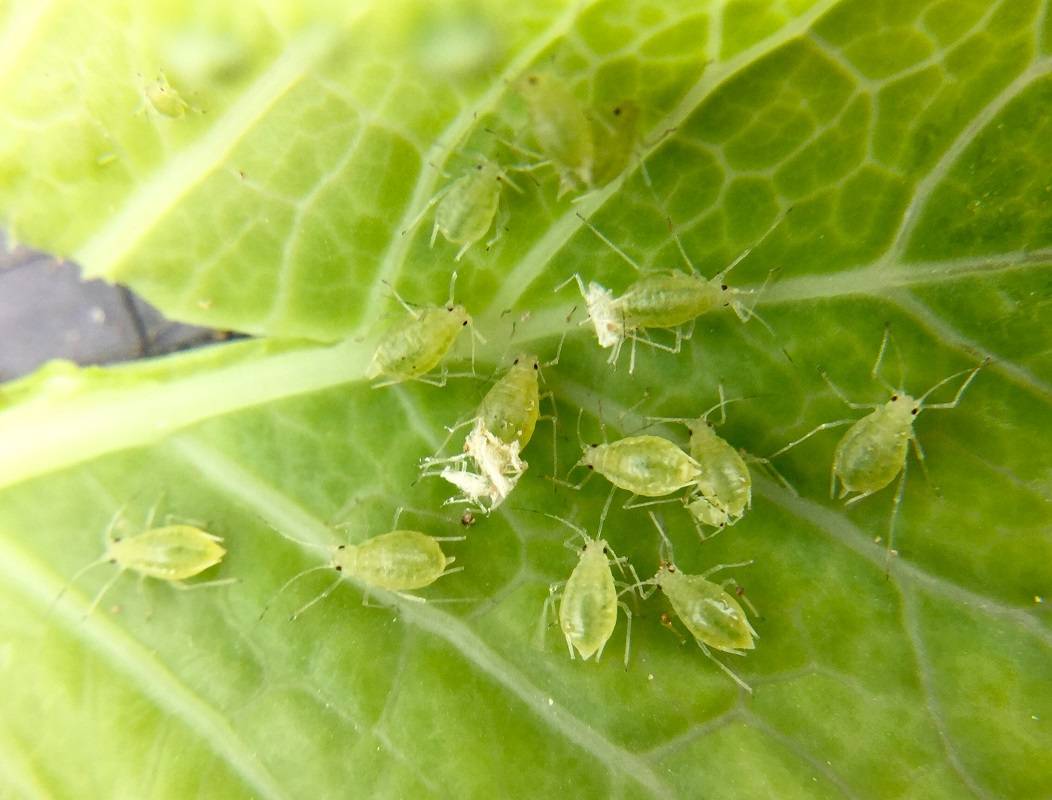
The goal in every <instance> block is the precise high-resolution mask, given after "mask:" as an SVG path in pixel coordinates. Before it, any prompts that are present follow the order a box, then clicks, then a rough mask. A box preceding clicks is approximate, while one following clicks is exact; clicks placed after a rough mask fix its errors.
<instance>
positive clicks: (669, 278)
mask: <svg viewBox="0 0 1052 800" xmlns="http://www.w3.org/2000/svg"><path fill="white" fill-rule="evenodd" d="M577 216H578V218H579V219H580V220H581V221H582V222H583V223H584V224H585V225H586V226H587V227H588V228H589V230H591V231H592V232H593V233H594V234H595V235H596V236H597V237H598V238H599V239H600V240H601V241H602V242H603V243H604V244H606V245H607V246H608V247H610V248H611V249H612V250H613V251H614V252H615V253H617V255H619V256H620V257H621V258H622V259H624V260H625V261H626V262H627V263H628V264H630V265H631V266H632V268H633V269H635V270H636V271H637V272H639V273H640V274H641V275H642V276H643V277H641V278H639V279H638V280H637V281H635V282H634V283H632V284H631V285H629V286H628V288H627V289H625V291H624V292H623V293H622V294H621V295H620V296H618V297H615V296H614V293H613V292H612V291H610V290H609V289H607V288H605V287H604V286H602V285H601V284H599V283H596V282H595V281H591V282H590V283H589V284H588V286H587V287H586V286H585V283H584V279H583V278H582V277H581V276H580V274H579V273H575V274H573V275H571V276H570V277H569V278H567V279H566V280H565V281H563V282H562V283H561V284H559V285H558V286H557V287H556V289H555V290H556V291H559V290H560V289H562V288H563V287H564V286H566V285H567V284H569V283H570V282H571V281H576V282H577V286H578V288H579V289H580V291H581V296H582V297H583V298H584V301H585V306H586V307H587V310H588V320H589V321H591V323H592V325H593V326H594V328H595V335H596V338H597V339H598V341H599V346H600V347H604V348H612V350H611V352H610V357H609V358H608V359H607V361H608V362H609V363H611V364H616V363H617V360H618V358H619V357H620V355H621V347H622V346H623V345H624V343H625V340H626V339H630V340H631V341H632V354H631V358H630V360H629V367H628V371H629V373H631V372H634V371H635V364H636V342H642V343H644V344H647V345H649V346H651V347H655V348H657V349H659V350H666V351H668V352H670V353H678V352H679V351H680V348H681V347H682V344H683V342H684V340H686V339H689V338H690V337H691V336H693V335H694V322H695V320H696V319H697V318H698V317H700V316H701V315H702V314H705V313H708V312H709V311H712V310H714V309H718V308H730V309H732V310H733V311H734V313H735V314H736V315H737V316H738V318H739V319H740V320H741V321H742V322H748V321H749V320H750V319H752V318H753V317H756V319H758V320H759V319H760V318H759V317H758V316H757V315H756V312H755V310H754V309H755V301H754V302H753V303H752V304H751V305H746V304H745V302H744V300H743V299H742V298H744V297H748V296H751V295H752V294H753V292H752V291H750V290H746V289H736V288H734V287H732V286H730V285H728V284H727V282H726V279H727V274H728V273H729V272H730V271H731V270H732V269H734V268H735V267H736V266H738V264H740V263H741V262H742V261H743V260H744V259H745V258H746V257H747V256H748V255H749V254H750V253H751V252H752V251H753V250H754V249H755V248H756V247H758V246H759V245H760V244H761V243H762V242H763V241H764V239H766V238H767V236H769V235H770V233H771V232H772V231H773V230H774V229H775V228H776V227H777V226H778V224H779V222H780V221H781V220H779V221H778V222H775V224H774V225H772V226H771V227H770V228H769V229H768V230H767V232H766V233H764V235H763V236H762V237H761V238H760V239H759V241H757V242H756V244H754V245H753V246H752V247H749V248H748V249H746V250H745V251H744V252H742V253H741V255H739V256H738V257H737V258H736V259H734V261H732V262H731V263H730V264H729V265H728V266H726V267H724V268H723V269H722V270H720V271H719V272H718V273H716V275H714V276H713V277H711V278H705V277H704V276H702V275H701V274H699V273H698V271H697V270H696V269H695V267H694V265H693V263H692V262H691V261H690V259H689V258H688V257H687V253H686V250H684V249H683V245H682V243H680V241H679V237H678V236H675V239H676V243H677V245H678V246H679V250H680V253H681V255H682V256H683V259H684V261H685V262H686V264H687V266H688V267H690V270H691V271H690V272H689V273H686V272H683V271H681V270H677V269H672V270H663V271H652V272H647V271H646V270H644V269H643V267H641V266H640V265H639V264H637V263H636V262H635V261H634V260H633V259H632V258H631V257H629V255H628V254H627V253H625V251H624V250H622V249H621V248H620V247H618V246H617V245H616V244H614V243H613V242H612V241H610V239H608V238H607V237H606V236H605V235H603V233H602V232H600V231H599V229H598V228H596V227H595V226H594V225H592V223H591V222H589V221H588V220H587V219H585V218H584V217H583V216H581V215H580V214H578V215H577ZM769 277H770V276H768V278H769ZM761 291H762V289H761ZM760 322H763V320H760ZM582 324H583V323H582ZM684 326H686V329H684ZM648 329H665V330H672V331H673V333H674V337H675V339H674V341H673V343H672V344H671V345H669V344H662V343H660V342H656V341H654V340H653V339H652V338H650V337H649V336H648V335H647V334H646V331H647V330H648Z"/></svg>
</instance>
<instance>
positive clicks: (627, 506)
mask: <svg viewBox="0 0 1052 800" xmlns="http://www.w3.org/2000/svg"><path fill="white" fill-rule="evenodd" d="M637 497H638V495H632V496H631V497H629V498H628V499H627V500H625V502H624V504H623V505H622V506H621V508H623V509H625V510H626V511H631V510H632V509H634V508H646V507H647V506H663V505H665V504H666V503H679V502H682V501H681V500H680V499H679V498H678V497H663V498H662V499H660V500H647V501H645V502H641V503H637V502H634V501H635V500H636V498H637Z"/></svg>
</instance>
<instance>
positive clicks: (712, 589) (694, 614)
mask: <svg viewBox="0 0 1052 800" xmlns="http://www.w3.org/2000/svg"><path fill="white" fill-rule="evenodd" d="M650 518H651V519H652V520H653V521H654V525H655V526H656V527H657V529H658V533H659V534H660V535H661V539H662V550H663V552H662V559H661V564H660V566H659V568H658V571H657V574H656V575H654V577H653V578H650V579H649V580H646V581H642V582H641V583H639V584H638V586H639V587H640V588H641V587H643V586H647V585H650V586H653V587H654V588H653V589H651V591H650V592H646V591H644V590H642V589H641V592H640V594H641V595H642V596H643V597H644V599H645V598H647V597H649V596H650V595H651V594H653V593H654V592H655V591H657V589H661V591H662V593H663V594H664V595H665V597H667V598H668V601H669V603H670V604H671V605H672V610H673V611H675V613H676V616H677V617H679V620H680V622H682V623H683V625H684V627H685V628H686V629H687V630H688V631H689V632H690V635H691V636H692V637H694V641H695V642H697V644H698V647H700V648H701V650H702V652H703V653H705V655H706V656H708V657H709V658H710V659H711V660H712V662H713V663H714V664H716V665H717V666H718V667H719V668H720V669H722V670H723V671H724V672H725V673H727V674H728V675H729V676H730V677H731V678H732V679H733V680H734V682H735V683H737V684H738V685H739V686H741V687H742V688H743V689H745V690H746V691H747V692H752V688H751V687H750V686H749V685H748V684H747V683H745V681H743V680H742V679H741V678H739V677H738V675H737V674H735V673H734V672H733V671H732V670H731V669H729V668H728V667H727V666H726V665H725V664H723V663H722V662H720V661H718V660H717V659H716V657H715V656H713V655H712V652H711V651H710V650H709V648H710V647H712V648H715V649H716V650H719V651H721V652H724V653H731V654H733V655H736V656H741V655H745V652H744V651H746V650H752V649H753V648H754V647H755V646H756V645H755V641H754V640H755V639H758V638H760V637H759V635H758V634H757V633H756V631H755V630H753V627H752V625H751V624H750V623H749V618H748V617H747V616H746V615H745V611H744V610H743V609H742V607H741V605H740V604H739V603H738V601H737V600H736V599H735V598H734V597H733V596H732V595H731V594H730V593H729V592H728V591H727V590H726V588H725V586H726V585H727V583H733V581H727V582H726V583H725V584H723V585H721V584H718V583H713V582H712V581H710V580H709V576H710V575H713V574H715V573H716V572H719V571H720V570H724V569H729V568H732V567H744V566H748V565H749V564H751V563H752V562H751V561H745V562H742V563H739V564H718V565H716V566H715V567H712V568H711V569H709V570H706V571H705V572H703V573H702V574H701V575H686V574H684V573H683V572H680V570H679V569H678V568H677V567H676V565H675V563H674V562H673V559H672V546H671V544H670V543H669V541H668V537H667V536H666V535H665V532H664V530H662V528H661V525H660V524H659V523H658V521H657V518H656V517H654V515H653V513H651V515H650ZM668 627H669V629H670V630H673V632H674V631H675V629H674V628H673V627H672V626H671V625H668Z"/></svg>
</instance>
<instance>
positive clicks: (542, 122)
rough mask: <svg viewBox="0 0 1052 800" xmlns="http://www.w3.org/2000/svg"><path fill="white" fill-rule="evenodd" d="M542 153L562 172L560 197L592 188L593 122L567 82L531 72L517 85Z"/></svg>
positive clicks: (542, 73)
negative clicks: (577, 190) (576, 190)
mask: <svg viewBox="0 0 1052 800" xmlns="http://www.w3.org/2000/svg"><path fill="white" fill-rule="evenodd" d="M516 87H517V88H518V90H519V93H520V94H521V95H522V97H523V99H525V101H526V107H527V109H528V112H529V117H530V130H531V132H532V133H533V138H534V140H535V141H536V142H537V146H538V147H539V148H540V150H541V154H542V155H543V156H544V157H545V158H546V159H548V160H549V161H550V162H551V163H552V165H553V166H554V167H555V169H556V171H557V172H558V173H559V196H560V197H562V196H563V195H564V194H565V193H566V192H568V191H571V190H573V189H576V188H578V186H583V187H584V188H589V187H591V186H592V171H593V168H594V166H595V140H594V136H593V131H592V121H591V120H590V119H589V117H588V115H587V113H586V112H585V109H584V107H583V106H582V105H581V103H580V102H579V101H578V100H577V98H576V97H575V96H574V95H573V93H572V92H571V91H570V90H569V89H568V88H567V86H566V83H565V82H564V81H561V80H560V79H559V78H557V77H555V76H554V75H551V74H549V73H545V72H531V73H528V74H527V75H524V76H523V77H522V78H520V79H519V81H518V82H517V83H516Z"/></svg>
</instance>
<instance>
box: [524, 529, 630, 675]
mask: <svg viewBox="0 0 1052 800" xmlns="http://www.w3.org/2000/svg"><path fill="white" fill-rule="evenodd" d="M544 516H546V517H550V518H551V519H554V520H556V521H558V522H561V523H562V524H564V525H566V526H567V527H568V528H570V529H572V530H573V531H574V532H575V533H574V536H572V537H570V538H569V539H568V540H566V542H564V544H565V546H566V547H568V548H570V549H571V550H573V551H574V552H576V553H578V560H577V565H576V566H575V567H574V568H573V572H571V573H570V577H569V578H568V579H567V580H566V581H565V582H563V583H553V584H552V585H551V586H549V588H548V598H547V599H546V600H545V601H544V608H543V609H542V610H541V619H540V626H539V628H538V641H540V642H542V643H543V637H544V631H545V629H546V626H547V618H548V613H549V610H550V609H551V607H552V604H553V603H558V614H557V617H558V621H559V630H561V631H562V634H563V637H564V638H565V639H566V649H567V650H568V651H569V653H570V658H571V659H572V658H575V655H574V653H575V651H576V653H577V654H579V655H580V656H581V659H582V660H584V661H587V660H588V659H589V658H591V657H592V656H593V655H594V656H595V660H596V661H598V660H599V659H600V658H601V657H602V655H603V648H605V647H606V643H607V642H608V641H609V640H610V636H611V635H612V634H613V632H614V628H615V627H616V626H617V609H618V608H619V607H620V608H621V610H623V611H624V612H625V616H626V618H627V620H628V631H627V633H626V634H625V667H626V668H627V667H628V657H629V653H630V652H631V646H632V612H631V610H630V609H629V608H628V606H627V605H626V604H625V603H624V602H623V601H621V600H620V599H619V597H620V594H621V593H620V592H619V591H618V587H617V582H616V581H615V580H614V575H613V572H612V571H611V569H610V565H611V564H616V565H617V567H618V569H620V570H621V572H622V574H624V564H625V563H626V559H624V558H618V557H617V556H616V555H614V553H613V551H612V550H611V549H610V545H609V544H607V542H606V540H604V539H602V538H595V539H593V538H592V537H591V536H589V535H588V532H587V531H585V530H584V528H582V527H580V526H578V525H574V524H573V523H572V522H570V521H569V520H566V519H563V518H562V517H557V516H555V515H554V514H545V515H544ZM604 516H605V514H604ZM599 534H600V536H601V535H602V529H601V528H600V531H599ZM578 537H580V539H581V540H583V542H584V544H583V545H578V544H577V543H576V542H577V539H578ZM629 569H630V570H632V567H631V565H629ZM632 575H633V577H634V578H636V580H635V584H634V585H638V584H639V580H638V578H637V577H636V576H635V571H634V570H632ZM631 588H632V587H629V589H631Z"/></svg>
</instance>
